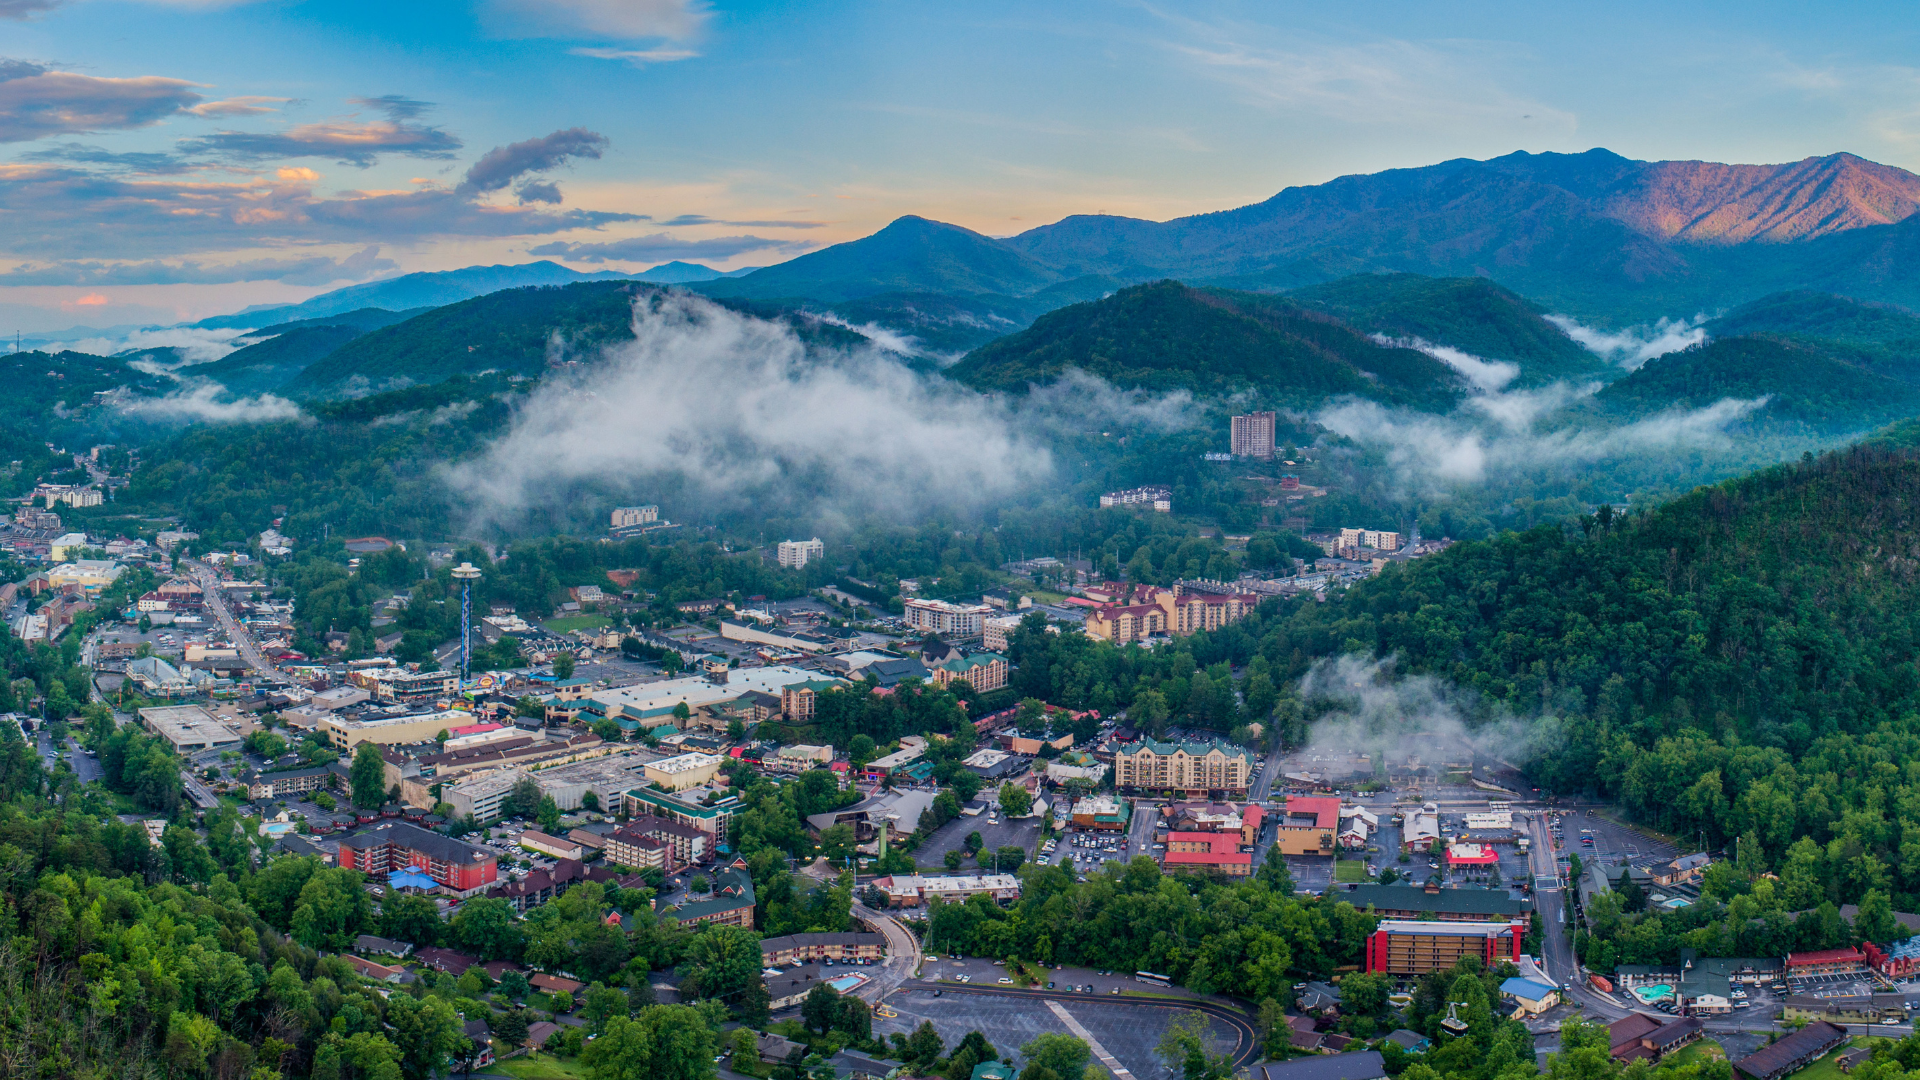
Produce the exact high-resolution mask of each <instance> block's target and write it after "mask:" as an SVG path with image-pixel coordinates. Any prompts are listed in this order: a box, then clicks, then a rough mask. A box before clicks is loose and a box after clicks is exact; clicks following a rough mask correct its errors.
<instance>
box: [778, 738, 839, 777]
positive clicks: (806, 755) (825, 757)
mask: <svg viewBox="0 0 1920 1080" xmlns="http://www.w3.org/2000/svg"><path fill="white" fill-rule="evenodd" d="M832 761H833V747H831V746H809V745H807V744H805V743H801V744H798V745H795V746H783V747H781V748H780V752H779V753H777V754H775V755H773V756H772V757H769V758H767V759H766V760H765V761H764V762H763V764H765V766H766V767H767V769H769V770H770V771H774V772H796V773H797V772H806V771H807V770H808V769H811V768H814V767H816V766H819V765H826V764H829V763H830V762H832Z"/></svg>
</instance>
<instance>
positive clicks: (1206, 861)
mask: <svg viewBox="0 0 1920 1080" xmlns="http://www.w3.org/2000/svg"><path fill="white" fill-rule="evenodd" d="M1161 861H1162V862H1164V863H1167V864H1169V865H1172V866H1247V865H1251V864H1252V862H1253V856H1251V855H1248V854H1246V853H1244V852H1239V851H1236V852H1234V853H1233V854H1231V855H1228V854H1223V853H1221V852H1218V851H1169V852H1167V854H1166V857H1165V858H1164V859H1163V860H1161Z"/></svg>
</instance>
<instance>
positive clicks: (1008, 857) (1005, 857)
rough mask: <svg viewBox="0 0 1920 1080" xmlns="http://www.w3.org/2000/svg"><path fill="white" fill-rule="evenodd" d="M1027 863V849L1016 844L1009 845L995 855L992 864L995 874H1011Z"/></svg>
mask: <svg viewBox="0 0 1920 1080" xmlns="http://www.w3.org/2000/svg"><path fill="white" fill-rule="evenodd" d="M1026 861H1027V849H1026V848H1023V847H1019V846H1016V845H1014V844H1007V845H1004V846H1002V847H1001V848H1000V849H999V850H998V851H996V852H994V853H993V860H992V863H993V869H994V872H995V873H1000V874H1011V873H1013V872H1014V871H1016V870H1018V869H1020V867H1021V866H1023V865H1025V864H1026Z"/></svg>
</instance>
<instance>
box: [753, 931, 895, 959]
mask: <svg viewBox="0 0 1920 1080" xmlns="http://www.w3.org/2000/svg"><path fill="white" fill-rule="evenodd" d="M886 955H887V939H886V937H885V936H884V935H881V934H869V933H863V932H851V933H845V932H843V933H829V934H788V935H787V936H785V937H773V938H762V939H761V940H760V966H761V967H781V966H783V965H786V964H806V963H812V962H814V961H818V960H882V959H885V958H886Z"/></svg>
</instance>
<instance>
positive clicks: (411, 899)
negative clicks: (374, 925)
mask: <svg viewBox="0 0 1920 1080" xmlns="http://www.w3.org/2000/svg"><path fill="white" fill-rule="evenodd" d="M444 928H445V924H443V923H442V922H441V921H440V909H439V908H438V907H436V906H434V903H433V901H431V900H429V899H427V898H426V897H424V896H413V895H405V896H389V897H388V898H387V899H386V901H385V902H384V903H382V904H381V905H380V932H381V933H382V934H384V935H386V936H387V937H390V938H392V939H393V940H395V941H404V942H407V943H408V944H411V945H414V946H416V947H418V948H422V949H424V948H429V947H431V946H434V945H438V944H440V933H441V931H442V930H443V929H444Z"/></svg>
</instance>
